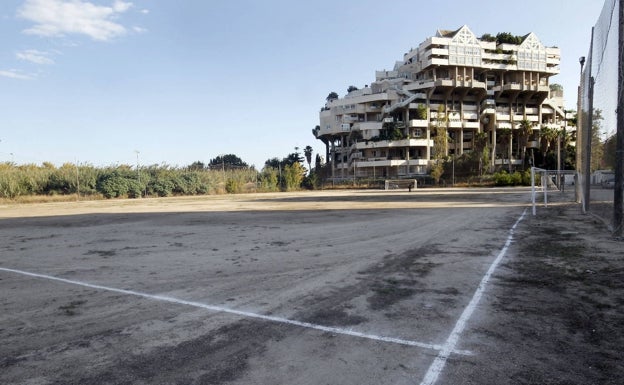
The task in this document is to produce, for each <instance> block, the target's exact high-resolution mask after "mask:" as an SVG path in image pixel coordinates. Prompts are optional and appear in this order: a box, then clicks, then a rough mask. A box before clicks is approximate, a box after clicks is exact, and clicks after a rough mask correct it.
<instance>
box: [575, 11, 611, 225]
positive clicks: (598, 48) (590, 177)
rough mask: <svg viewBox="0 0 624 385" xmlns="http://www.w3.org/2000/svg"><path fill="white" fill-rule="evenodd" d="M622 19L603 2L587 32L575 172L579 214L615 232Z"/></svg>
mask: <svg viewBox="0 0 624 385" xmlns="http://www.w3.org/2000/svg"><path fill="white" fill-rule="evenodd" d="M621 18H622V16H621V6H620V0H606V1H605V3H604V6H603V9H602V12H601V14H600V17H599V18H598V20H597V22H596V25H595V26H594V27H593V28H592V31H591V40H590V47H589V52H588V55H587V57H582V58H580V59H579V63H580V65H581V85H580V88H579V96H580V98H579V106H578V107H579V111H580V113H579V114H578V127H579V130H578V132H577V168H578V170H579V174H580V182H581V183H580V184H579V186H577V187H578V188H579V196H580V199H581V202H582V204H583V209H584V210H585V211H587V212H589V213H591V214H594V215H597V216H600V217H601V218H602V219H603V220H604V221H605V222H606V223H607V224H609V225H610V226H611V228H612V229H613V230H614V231H615V232H617V231H618V227H619V224H618V223H616V222H619V221H618V218H617V215H616V212H617V210H618V207H617V205H615V206H614V202H615V199H616V196H617V195H618V194H616V193H617V192H618V188H615V187H616V174H615V172H616V164H617V163H618V162H620V163H621V160H620V161H618V160H617V157H616V143H617V127H618V124H617V121H618V119H617V111H618V106H619V104H620V98H619V93H620V92H621V90H622V86H621V77H620V76H619V73H620V71H621V70H620V65H621V64H620V60H619V58H620V48H619V45H620V44H619V31H620V28H621V27H620V25H619V24H620V19H621ZM620 159H621V158H620ZM620 184H621V183H620ZM620 188H621V186H620ZM620 191H621V190H620ZM619 197H620V198H619V199H620V200H621V192H620V193H619ZM620 210H621V209H620Z"/></svg>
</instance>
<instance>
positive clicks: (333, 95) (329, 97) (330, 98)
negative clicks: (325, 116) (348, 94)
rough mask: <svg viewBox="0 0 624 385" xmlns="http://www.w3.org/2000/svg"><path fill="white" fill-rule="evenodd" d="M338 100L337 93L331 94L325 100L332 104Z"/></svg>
mask: <svg viewBox="0 0 624 385" xmlns="http://www.w3.org/2000/svg"><path fill="white" fill-rule="evenodd" d="M336 99H338V94H337V93H335V92H333V91H332V92H330V93H329V95H327V98H325V100H327V101H328V102H331V101H332V100H336Z"/></svg>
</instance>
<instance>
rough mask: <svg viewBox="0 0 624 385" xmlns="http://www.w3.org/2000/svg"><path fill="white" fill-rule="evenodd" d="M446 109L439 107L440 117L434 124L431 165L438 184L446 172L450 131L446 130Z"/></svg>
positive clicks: (433, 176) (434, 178) (432, 174)
mask: <svg viewBox="0 0 624 385" xmlns="http://www.w3.org/2000/svg"><path fill="white" fill-rule="evenodd" d="M447 122H448V120H447V118H446V111H445V108H444V106H443V105H440V107H438V117H437V121H436V124H435V125H434V126H433V129H434V137H433V165H432V166H431V177H432V178H433V180H434V181H435V183H436V184H438V183H440V178H441V177H442V175H443V174H444V163H445V162H446V157H447V151H448V141H449V137H448V132H447V130H446V124H447Z"/></svg>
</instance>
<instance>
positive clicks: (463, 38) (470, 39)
mask: <svg viewBox="0 0 624 385" xmlns="http://www.w3.org/2000/svg"><path fill="white" fill-rule="evenodd" d="M452 42H453V43H455V44H468V45H478V44H479V42H478V39H477V37H476V36H475V34H474V33H472V31H471V30H470V28H468V26H467V25H464V26H463V27H461V28H460V29H458V30H457V32H455V34H454V35H453V40H452Z"/></svg>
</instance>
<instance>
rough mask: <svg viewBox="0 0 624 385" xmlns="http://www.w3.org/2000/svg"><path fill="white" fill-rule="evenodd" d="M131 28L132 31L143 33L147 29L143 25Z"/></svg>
mask: <svg viewBox="0 0 624 385" xmlns="http://www.w3.org/2000/svg"><path fill="white" fill-rule="evenodd" d="M132 29H133V30H134V32H136V33H145V32H147V29H145V28H143V27H132Z"/></svg>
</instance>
